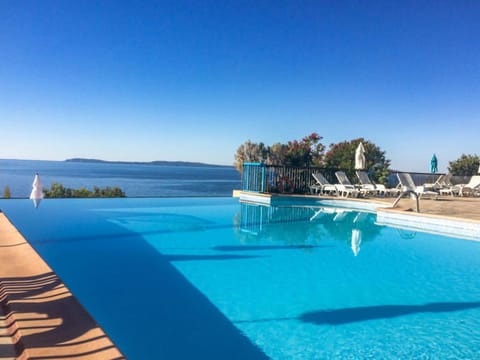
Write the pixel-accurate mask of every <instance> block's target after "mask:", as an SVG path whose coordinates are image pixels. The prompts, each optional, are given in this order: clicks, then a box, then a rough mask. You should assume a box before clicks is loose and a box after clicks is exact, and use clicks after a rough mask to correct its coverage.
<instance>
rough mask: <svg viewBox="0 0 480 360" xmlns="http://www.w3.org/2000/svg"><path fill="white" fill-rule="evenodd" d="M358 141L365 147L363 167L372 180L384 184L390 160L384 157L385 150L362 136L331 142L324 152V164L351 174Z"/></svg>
mask: <svg viewBox="0 0 480 360" xmlns="http://www.w3.org/2000/svg"><path fill="white" fill-rule="evenodd" d="M360 142H362V143H363V147H364V148H365V160H366V167H365V169H366V170H367V171H368V173H369V175H370V177H371V179H372V180H373V181H375V182H378V183H382V184H384V183H385V182H386V181H387V176H388V173H389V170H388V169H389V167H390V160H387V159H386V157H385V151H382V150H381V149H380V148H379V147H378V146H377V145H375V144H374V143H371V142H369V141H366V140H365V139H363V138H358V139H354V140H350V141H343V142H340V143H337V144H331V145H330V148H329V150H328V152H327V153H326V154H325V162H324V163H325V166H326V167H330V168H335V169H343V170H346V171H347V173H348V174H349V176H352V175H353V174H354V171H355V150H356V149H357V146H358V144H359V143H360Z"/></svg>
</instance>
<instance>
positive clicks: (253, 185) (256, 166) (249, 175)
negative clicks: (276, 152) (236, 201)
mask: <svg viewBox="0 0 480 360" xmlns="http://www.w3.org/2000/svg"><path fill="white" fill-rule="evenodd" d="M265 184H266V177H265V164H264V163H244V164H243V176H242V190H243V191H255V192H265V191H266V190H267V189H266V188H265Z"/></svg>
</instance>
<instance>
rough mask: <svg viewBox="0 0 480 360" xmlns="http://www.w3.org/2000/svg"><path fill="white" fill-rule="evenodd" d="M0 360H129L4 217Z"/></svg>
mask: <svg viewBox="0 0 480 360" xmlns="http://www.w3.org/2000/svg"><path fill="white" fill-rule="evenodd" d="M0 264H1V265H0V359H2V360H6V359H20V360H25V359H92V360H93V359H125V357H124V356H123V355H122V353H121V352H120V350H119V349H118V348H117V347H116V346H115V345H114V344H113V342H112V341H111V340H110V338H109V337H108V336H107V335H106V334H105V332H104V331H103V330H102V329H101V328H100V326H99V325H98V324H97V323H96V322H95V320H94V319H93V318H92V317H91V316H90V315H89V314H88V313H87V311H86V310H85V309H84V308H83V307H82V305H81V304H80V303H79V302H78V301H77V299H76V298H75V297H74V296H73V295H72V293H71V292H70V291H69V289H68V288H67V287H66V286H65V284H63V283H62V281H61V280H60V279H59V278H58V276H57V275H56V274H55V273H54V272H53V271H52V269H51V268H50V267H49V266H48V265H47V264H46V263H45V262H44V261H43V260H42V258H41V257H40V256H39V255H38V254H37V253H36V252H35V250H34V249H33V248H32V247H31V246H30V244H29V243H28V242H27V241H26V240H25V239H24V237H23V236H22V235H21V234H20V233H19V232H18V230H17V229H16V228H15V227H14V226H13V225H12V224H11V223H10V221H9V220H8V219H7V218H6V216H5V215H4V214H3V213H0Z"/></svg>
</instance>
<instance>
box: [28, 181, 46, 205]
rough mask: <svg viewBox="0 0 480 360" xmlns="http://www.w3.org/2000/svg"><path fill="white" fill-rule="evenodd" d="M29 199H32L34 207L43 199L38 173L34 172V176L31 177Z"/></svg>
mask: <svg viewBox="0 0 480 360" xmlns="http://www.w3.org/2000/svg"><path fill="white" fill-rule="evenodd" d="M30 199H31V200H33V205H35V207H38V205H39V204H40V201H41V200H42V199H43V185H42V181H41V180H40V175H38V173H36V174H35V178H34V179H33V184H32V192H31V193H30Z"/></svg>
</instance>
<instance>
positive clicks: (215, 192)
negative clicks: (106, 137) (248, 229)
mask: <svg viewBox="0 0 480 360" xmlns="http://www.w3.org/2000/svg"><path fill="white" fill-rule="evenodd" d="M35 173H39V175H40V179H41V181H42V184H43V187H44V188H50V185H51V184H52V183H60V184H62V185H63V186H65V187H68V188H72V189H78V188H87V189H89V190H92V189H93V187H94V186H97V187H100V188H104V187H107V186H109V187H119V188H121V189H122V190H123V191H124V192H125V194H126V196H127V197H185V196H231V195H232V192H233V190H234V189H239V188H240V184H241V177H240V173H239V172H238V171H237V170H236V169H235V168H234V167H233V166H232V167H231V166H208V165H205V166H204V165H202V166H198V165H154V164H137V163H134V164H130V163H109V162H76V161H44V160H8V159H0V197H2V196H3V194H4V190H5V187H7V186H8V188H9V189H10V193H11V197H12V198H28V197H29V195H30V192H31V190H32V183H33V179H34V176H35Z"/></svg>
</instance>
